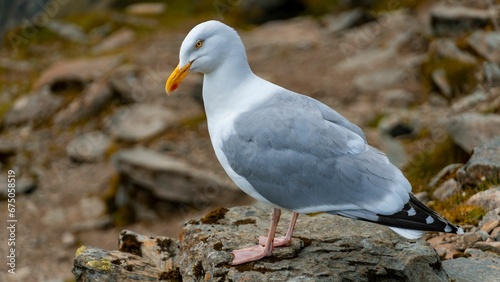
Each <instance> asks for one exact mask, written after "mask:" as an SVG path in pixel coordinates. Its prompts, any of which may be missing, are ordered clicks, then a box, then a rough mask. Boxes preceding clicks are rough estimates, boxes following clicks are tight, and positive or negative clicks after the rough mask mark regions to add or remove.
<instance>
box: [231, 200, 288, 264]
mask: <svg viewBox="0 0 500 282" xmlns="http://www.w3.org/2000/svg"><path fill="white" fill-rule="evenodd" d="M280 216H281V210H280V209H276V208H274V209H273V212H272V213H271V225H270V226H269V234H267V238H268V239H267V242H266V244H264V246H261V245H256V246H253V247H250V248H245V249H241V250H234V251H233V255H234V259H233V262H232V265H238V264H242V263H245V262H251V261H256V260H259V259H261V258H264V257H269V256H271V255H272V252H273V240H274V233H276V227H277V226H278V222H279V220H280Z"/></svg>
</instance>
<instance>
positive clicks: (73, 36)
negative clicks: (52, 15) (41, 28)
mask: <svg viewBox="0 0 500 282" xmlns="http://www.w3.org/2000/svg"><path fill="white" fill-rule="evenodd" d="M45 27H46V28H48V29H49V30H51V31H53V32H54V33H57V34H58V35H59V36H61V37H62V38H64V39H67V40H70V41H73V42H76V43H84V42H85V41H86V40H87V36H86V35H85V32H84V31H83V29H82V28H81V27H80V26H78V25H76V24H71V23H64V22H61V21H57V20H54V19H51V20H50V21H48V22H47V25H46V26H45Z"/></svg>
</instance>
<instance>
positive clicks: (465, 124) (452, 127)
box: [444, 113, 500, 153]
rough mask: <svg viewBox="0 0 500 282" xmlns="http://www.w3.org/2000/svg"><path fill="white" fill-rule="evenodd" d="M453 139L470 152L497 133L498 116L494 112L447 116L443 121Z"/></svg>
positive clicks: (499, 126) (499, 121)
mask: <svg viewBox="0 0 500 282" xmlns="http://www.w3.org/2000/svg"><path fill="white" fill-rule="evenodd" d="M444 125H445V127H446V130H447V131H448V133H449V134H450V136H451V137H452V138H453V141H454V142H455V143H456V144H457V145H459V146H460V147H462V149H464V151H466V152H468V153H472V151H473V150H474V148H476V147H478V146H481V145H483V144H484V143H485V142H487V141H489V140H491V139H492V138H494V137H496V136H497V135H498V128H500V116H499V115H496V114H479V113H463V114H459V115H455V116H452V117H450V118H448V119H447V120H446V121H445V123H444Z"/></svg>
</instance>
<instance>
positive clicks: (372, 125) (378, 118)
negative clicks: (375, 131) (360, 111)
mask: <svg viewBox="0 0 500 282" xmlns="http://www.w3.org/2000/svg"><path fill="white" fill-rule="evenodd" d="M386 116H387V115H386V114H384V113H379V114H377V115H376V116H375V117H374V118H373V119H372V120H370V122H369V123H368V127H370V128H377V127H378V125H379V123H380V121H381V120H382V119H383V118H384V117H386Z"/></svg>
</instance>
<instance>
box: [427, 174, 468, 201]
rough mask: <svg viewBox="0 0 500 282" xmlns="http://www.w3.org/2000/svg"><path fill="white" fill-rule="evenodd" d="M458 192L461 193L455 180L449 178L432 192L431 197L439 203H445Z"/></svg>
mask: <svg viewBox="0 0 500 282" xmlns="http://www.w3.org/2000/svg"><path fill="white" fill-rule="evenodd" d="M460 192H462V189H461V188H460V185H459V184H458V182H457V181H456V180H455V179H453V178H450V179H448V180H446V181H445V182H444V183H443V184H441V186H439V187H438V188H437V189H436V190H435V191H434V193H433V194H432V196H433V197H434V198H435V199H438V200H440V201H446V200H447V199H449V198H450V197H451V196H453V195H455V194H457V193H460Z"/></svg>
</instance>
